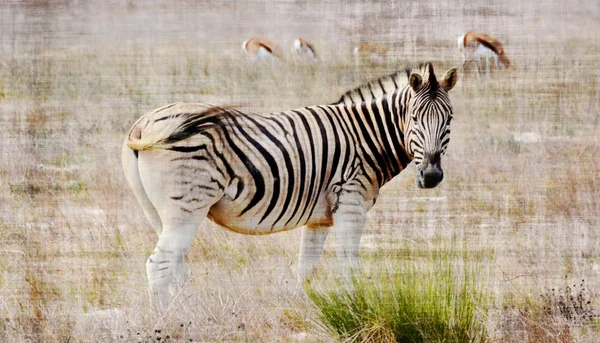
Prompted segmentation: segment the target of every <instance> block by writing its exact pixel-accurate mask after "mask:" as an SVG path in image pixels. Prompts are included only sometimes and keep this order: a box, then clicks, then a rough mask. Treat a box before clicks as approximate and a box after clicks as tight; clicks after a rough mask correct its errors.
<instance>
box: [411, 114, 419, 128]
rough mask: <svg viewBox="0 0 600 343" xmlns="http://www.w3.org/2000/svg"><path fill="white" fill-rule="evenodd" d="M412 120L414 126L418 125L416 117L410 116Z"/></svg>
mask: <svg viewBox="0 0 600 343" xmlns="http://www.w3.org/2000/svg"><path fill="white" fill-rule="evenodd" d="M412 122H413V126H414V127H419V122H418V121H417V117H416V116H415V117H412Z"/></svg>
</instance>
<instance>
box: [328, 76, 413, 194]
mask: <svg viewBox="0 0 600 343" xmlns="http://www.w3.org/2000/svg"><path fill="white" fill-rule="evenodd" d="M409 96H410V92H409V91H408V87H403V88H402V89H398V90H397V91H395V92H392V93H390V94H384V95H383V96H381V97H379V98H371V99H365V101H361V102H356V103H345V104H343V105H342V104H340V105H338V106H342V107H343V108H344V112H346V113H348V114H349V115H350V117H351V118H352V123H351V124H352V125H353V126H354V127H355V132H356V133H357V136H358V137H359V140H358V142H357V143H358V145H359V146H360V147H361V150H362V154H363V155H365V158H366V159H367V163H369V160H370V161H372V162H371V163H369V164H372V166H371V167H374V168H373V169H374V170H376V172H377V173H378V175H377V181H378V183H379V185H380V186H381V185H383V184H384V183H386V182H388V181H390V180H391V179H392V178H393V177H394V176H396V175H398V174H399V173H400V172H401V171H402V170H404V168H405V167H406V166H407V165H408V164H409V163H410V162H411V161H412V156H411V155H409V154H408V153H407V151H406V147H405V144H404V141H405V139H404V128H405V121H406V118H405V113H406V104H407V102H408V99H409Z"/></svg>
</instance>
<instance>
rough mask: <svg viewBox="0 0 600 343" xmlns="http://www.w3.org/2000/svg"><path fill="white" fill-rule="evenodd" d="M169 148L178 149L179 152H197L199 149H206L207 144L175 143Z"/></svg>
mask: <svg viewBox="0 0 600 343" xmlns="http://www.w3.org/2000/svg"><path fill="white" fill-rule="evenodd" d="M168 149H169V150H172V151H177V152H195V151H199V150H205V149H206V144H202V145H194V146H176V145H173V146H171V147H169V148H168Z"/></svg>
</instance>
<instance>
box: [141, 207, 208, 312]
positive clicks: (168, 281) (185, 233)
mask: <svg viewBox="0 0 600 343" xmlns="http://www.w3.org/2000/svg"><path fill="white" fill-rule="evenodd" d="M207 212H208V209H206V210H198V211H196V212H194V213H192V214H189V215H186V216H183V218H171V219H170V220H165V221H164V223H165V224H164V226H163V230H162V232H161V233H160V236H159V239H158V243H157V244H156V248H155V249H154V251H153V252H152V254H151V255H150V257H149V258H148V260H147V261H146V273H147V275H148V282H149V285H150V289H149V291H150V300H151V302H152V303H153V305H154V306H155V309H157V310H158V311H159V312H160V313H164V312H165V311H166V310H167V308H168V307H169V303H170V299H169V298H170V296H169V294H170V295H171V296H174V295H176V294H178V293H179V292H180V291H181V289H182V288H183V286H184V285H185V283H186V281H187V279H188V271H187V266H186V263H185V254H186V252H187V250H188V249H189V247H190V245H191V242H192V239H193V237H194V234H195V233H196V231H197V229H198V226H199V225H200V222H201V221H202V219H204V217H206V214H207Z"/></svg>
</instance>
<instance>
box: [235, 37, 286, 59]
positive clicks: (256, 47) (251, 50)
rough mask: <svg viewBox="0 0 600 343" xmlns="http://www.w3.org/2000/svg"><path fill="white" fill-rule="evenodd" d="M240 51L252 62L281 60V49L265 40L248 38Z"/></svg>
mask: <svg viewBox="0 0 600 343" xmlns="http://www.w3.org/2000/svg"><path fill="white" fill-rule="evenodd" d="M242 50H244V52H245V53H246V55H247V56H248V57H250V58H251V59H252V60H254V61H277V60H282V59H283V50H281V47H280V46H279V45H277V44H275V43H273V42H271V41H270V40H268V39H266V38H257V37H254V38H250V39H247V40H245V41H244V43H243V44H242Z"/></svg>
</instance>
